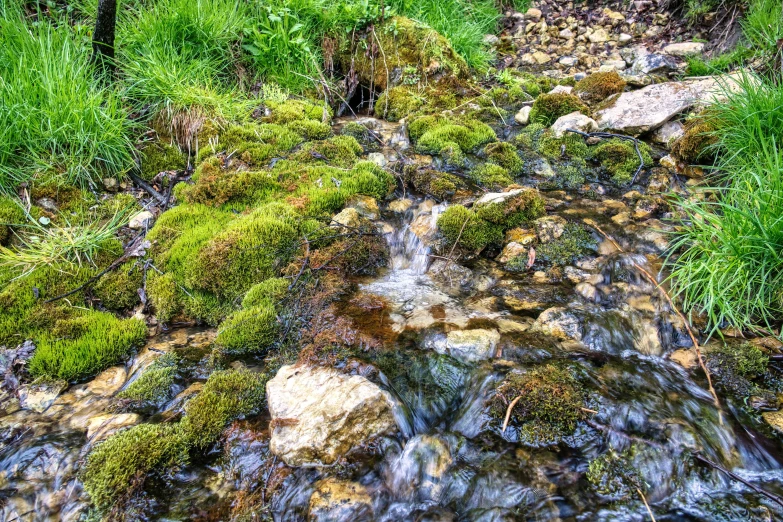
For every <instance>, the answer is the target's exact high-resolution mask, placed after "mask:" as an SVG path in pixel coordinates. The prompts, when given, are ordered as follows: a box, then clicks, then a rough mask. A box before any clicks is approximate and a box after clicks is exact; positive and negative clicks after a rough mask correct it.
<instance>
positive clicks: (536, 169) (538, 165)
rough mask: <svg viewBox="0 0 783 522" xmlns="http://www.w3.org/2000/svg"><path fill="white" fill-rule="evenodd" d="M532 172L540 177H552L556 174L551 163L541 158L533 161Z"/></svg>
mask: <svg viewBox="0 0 783 522" xmlns="http://www.w3.org/2000/svg"><path fill="white" fill-rule="evenodd" d="M533 173H534V174H535V175H536V176H541V177H542V178H554V177H555V176H556V175H557V174H556V173H555V169H553V168H552V165H550V164H549V162H548V161H547V160H545V159H543V158H542V159H540V160H538V161H536V162H535V163H533Z"/></svg>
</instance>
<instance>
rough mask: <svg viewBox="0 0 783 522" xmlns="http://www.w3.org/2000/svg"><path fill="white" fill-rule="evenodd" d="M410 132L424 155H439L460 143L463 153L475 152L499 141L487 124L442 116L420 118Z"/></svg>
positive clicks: (410, 127) (413, 123)
mask: <svg viewBox="0 0 783 522" xmlns="http://www.w3.org/2000/svg"><path fill="white" fill-rule="evenodd" d="M408 133H409V135H410V137H411V140H413V141H414V142H415V144H416V150H417V151H419V152H421V153H423V154H438V153H440V151H441V150H443V149H444V147H447V146H450V145H451V144H456V145H457V147H459V149H460V150H461V151H462V152H473V151H475V150H476V149H477V148H478V147H481V146H482V145H486V144H487V143H490V142H493V141H497V136H495V131H493V130H492V127H490V126H489V125H487V124H486V123H482V122H480V121H478V120H473V119H456V118H454V117H446V116H442V115H437V116H421V117H419V118H416V119H415V120H413V121H411V124H410V125H409V126H408Z"/></svg>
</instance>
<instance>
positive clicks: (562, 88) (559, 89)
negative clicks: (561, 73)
mask: <svg viewBox="0 0 783 522" xmlns="http://www.w3.org/2000/svg"><path fill="white" fill-rule="evenodd" d="M573 90H574V88H573V87H571V86H570V85H557V86H555V88H554V89H552V90H551V91H549V94H561V93H562V94H571V91H573Z"/></svg>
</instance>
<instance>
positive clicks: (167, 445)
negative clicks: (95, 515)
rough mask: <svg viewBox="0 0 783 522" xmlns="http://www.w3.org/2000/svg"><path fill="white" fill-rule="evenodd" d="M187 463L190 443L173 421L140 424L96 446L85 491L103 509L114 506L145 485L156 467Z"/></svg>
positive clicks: (86, 467)
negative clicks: (168, 422) (188, 443)
mask: <svg viewBox="0 0 783 522" xmlns="http://www.w3.org/2000/svg"><path fill="white" fill-rule="evenodd" d="M186 462H187V445H186V444H185V441H184V439H183V438H182V437H181V436H180V432H179V428H178V426H176V425H171V424H140V425H138V426H134V427H132V428H129V429H127V430H123V431H120V432H119V433H116V434H114V435H112V436H111V437H109V438H108V439H106V440H105V441H104V442H102V443H101V444H99V445H98V446H96V447H95V449H94V450H93V451H92V452H91V453H90V454H89V456H88V457H87V460H86V463H85V465H84V467H83V468H82V479H83V483H84V490H85V491H86V492H87V495H89V497H90V500H91V501H92V503H93V504H94V505H95V506H96V507H97V508H98V509H100V510H107V509H109V508H111V507H112V506H113V505H114V504H115V503H116V502H117V501H118V500H120V499H121V498H128V497H130V496H131V495H132V494H133V493H134V492H136V491H139V490H140V489H141V487H142V486H143V483H144V481H145V479H146V476H147V475H148V474H149V473H150V472H152V471H155V470H161V469H165V468H167V467H170V466H174V465H181V464H184V463H186Z"/></svg>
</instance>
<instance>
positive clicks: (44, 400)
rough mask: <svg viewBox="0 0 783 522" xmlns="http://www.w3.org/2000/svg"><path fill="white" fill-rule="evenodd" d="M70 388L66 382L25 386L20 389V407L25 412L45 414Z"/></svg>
mask: <svg viewBox="0 0 783 522" xmlns="http://www.w3.org/2000/svg"><path fill="white" fill-rule="evenodd" d="M67 387H68V383H67V382H65V381H61V380H58V381H49V382H41V383H37V384H36V383H33V384H24V385H22V386H20V387H19V390H17V394H18V396H19V406H21V407H22V409H23V410H30V411H34V412H36V413H43V412H45V411H46V410H47V409H49V406H51V405H52V404H54V401H55V400H56V399H57V397H58V396H59V395H60V394H61V393H62V392H63V391H64V390H65V389H66V388H67Z"/></svg>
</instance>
